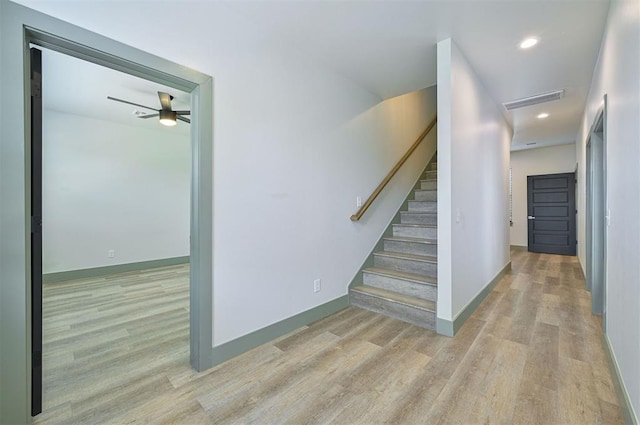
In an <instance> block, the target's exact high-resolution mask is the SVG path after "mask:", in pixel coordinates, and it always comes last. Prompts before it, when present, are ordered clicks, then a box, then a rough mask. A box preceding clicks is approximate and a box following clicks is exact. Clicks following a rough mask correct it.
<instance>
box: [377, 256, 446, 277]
mask: <svg viewBox="0 0 640 425" xmlns="http://www.w3.org/2000/svg"><path fill="white" fill-rule="evenodd" d="M373 264H375V266H376V267H378V268H380V269H389V270H396V271H399V272H405V273H414V274H420V275H423V276H430V277H438V264H437V263H432V262H429V261H420V260H413V259H410V258H397V257H389V256H386V255H376V254H373Z"/></svg>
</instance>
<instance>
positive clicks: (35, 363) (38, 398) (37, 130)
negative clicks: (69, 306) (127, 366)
mask: <svg viewBox="0 0 640 425" xmlns="http://www.w3.org/2000/svg"><path fill="white" fill-rule="evenodd" d="M40 412H42V52H41V51H40V50H38V49H34V48H32V49H31V415H32V416H35V415H37V414H39V413H40Z"/></svg>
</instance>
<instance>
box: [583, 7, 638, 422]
mask: <svg viewBox="0 0 640 425" xmlns="http://www.w3.org/2000/svg"><path fill="white" fill-rule="evenodd" d="M638 52H640V3H639V2H637V1H613V2H612V3H611V6H610V10H609V17H608V21H607V27H606V30H605V33H604V37H603V40H602V47H601V50H600V56H599V58H598V63H597V65H596V68H595V70H594V74H593V83H592V85H591V91H590V94H589V99H588V101H587V105H586V109H585V113H584V117H583V121H582V125H581V127H580V131H579V133H578V136H577V142H576V144H577V146H576V157H577V158H578V161H579V172H580V175H579V177H578V223H579V227H578V241H584V240H586V238H585V222H586V220H585V207H586V206H585V193H586V187H585V182H586V179H585V170H586V168H587V167H586V162H585V161H586V142H587V137H588V132H589V130H590V128H591V125H592V124H593V121H594V119H595V117H596V114H597V112H598V109H599V108H601V107H602V103H603V97H604V95H605V94H607V98H608V110H607V121H606V122H605V132H606V138H607V150H606V158H607V165H606V166H607V188H606V191H607V196H608V199H607V202H608V209H609V211H610V217H611V220H610V225H609V226H608V227H607V240H606V241H605V243H606V249H607V262H606V270H607V272H606V273H607V275H606V281H607V290H606V306H605V309H606V315H607V316H606V317H607V324H606V336H607V338H608V340H609V343H610V345H611V347H612V350H613V354H614V356H615V359H614V361H615V362H617V367H618V368H619V370H620V373H621V375H622V380H623V384H624V386H625V388H626V391H627V392H628V395H629V399H630V401H631V403H632V405H633V408H634V410H635V416H636V421H637V418H638V414H639V413H640V316H639V315H638V312H639V311H640V284H639V282H640V266H639V262H638V259H639V258H640V220H639V217H640V168H639V167H638V159H640V143H639V141H640V125H639V124H638V117H640V77H639V76H640V59H639V57H638ZM578 256H579V259H580V263H581V264H582V267H583V270H584V268H585V267H586V264H585V260H586V252H585V244H580V243H579V244H578Z"/></svg>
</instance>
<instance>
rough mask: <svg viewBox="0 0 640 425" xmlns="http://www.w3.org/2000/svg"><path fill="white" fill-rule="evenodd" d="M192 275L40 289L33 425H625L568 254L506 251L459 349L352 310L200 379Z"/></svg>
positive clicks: (167, 271)
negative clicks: (40, 398)
mask: <svg viewBox="0 0 640 425" xmlns="http://www.w3.org/2000/svg"><path fill="white" fill-rule="evenodd" d="M188 278H189V277H188V266H173V267H166V268H161V269H153V270H148V271H144V272H139V273H127V274H121V275H113V276H110V277H108V278H103V279H93V280H84V281H75V282H65V283H58V284H51V285H46V286H45V291H44V293H45V301H44V308H45V309H44V315H45V317H44V335H45V340H44V387H45V393H44V411H43V413H42V414H41V415H39V416H38V417H37V418H35V421H34V423H36V424H103V423H105V424H139V423H154V424H155V423H157V424H160V423H162V424H169V423H178V424H245V423H247V424H249V423H253V424H283V423H288V424H325V423H331V424H502V423H505V424H580V425H582V424H596V423H597V424H621V423H623V417H622V412H621V409H620V407H619V404H618V399H617V397H616V393H615V391H614V387H613V383H612V380H611V374H610V371H609V369H608V366H607V363H606V357H605V353H604V350H603V347H602V343H601V339H602V331H601V322H600V319H599V318H598V317H596V316H593V315H591V313H590V296H589V293H588V292H586V291H585V290H584V280H583V278H582V276H581V273H580V270H579V266H578V263H577V260H576V258H575V257H565V256H556V255H546V254H531V253H527V252H519V251H514V252H512V271H511V272H510V273H509V274H508V275H506V276H505V277H504V278H503V279H502V280H501V281H500V282H499V283H498V285H497V286H496V288H495V289H494V291H493V292H492V293H491V294H490V295H489V296H488V297H487V299H486V300H485V301H484V302H483V303H482V305H481V306H480V307H479V308H478V310H476V312H475V313H474V314H473V316H472V317H471V318H469V320H468V321H467V322H466V323H465V325H464V326H463V327H462V329H461V330H460V331H459V333H458V334H457V335H456V336H455V338H447V337H443V336H439V335H437V334H435V333H433V332H431V331H427V330H424V329H422V328H419V327H416V326H413V325H409V324H406V323H404V322H400V321H398V320H395V319H391V318H387V317H384V316H380V315H377V314H375V313H371V312H368V311H365V310H361V309H358V308H355V307H349V308H347V309H345V310H342V311H340V312H338V313H336V314H334V315H332V316H329V317H327V318H325V319H322V320H320V321H318V322H316V323H314V324H311V325H310V326H306V327H303V328H301V329H298V330H296V331H295V332H293V333H291V334H288V335H285V336H284V337H282V338H280V339H278V340H276V341H273V342H272V343H268V344H265V345H263V346H260V347H258V348H256V349H254V350H252V351H250V352H248V353H245V354H243V355H242V356H239V357H237V358H235V359H232V360H230V361H228V362H226V363H224V364H222V365H220V366H218V367H216V368H213V369H211V370H208V371H205V372H202V373H197V372H195V371H193V370H191V369H190V367H189V352H188V350H189V344H188V335H189V322H188V321H189V318H188Z"/></svg>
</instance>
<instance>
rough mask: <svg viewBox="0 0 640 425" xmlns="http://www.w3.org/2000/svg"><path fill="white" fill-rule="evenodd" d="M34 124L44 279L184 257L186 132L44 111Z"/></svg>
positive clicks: (187, 178) (188, 172) (187, 185)
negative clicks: (39, 155)
mask: <svg viewBox="0 0 640 425" xmlns="http://www.w3.org/2000/svg"><path fill="white" fill-rule="evenodd" d="M45 78H46V76H45ZM42 124H43V167H42V168H43V179H42V180H43V235H42V236H43V270H44V273H54V272H62V271H69V270H80V269H88V268H93V267H101V266H108V265H115V264H127V263H135V262H139V261H147V260H157V259H164V258H173V257H182V256H187V255H189V197H190V184H191V182H190V178H191V164H190V161H191V146H190V140H189V132H188V131H187V132H184V131H177V130H178V129H177V128H169V127H162V128H160V127H159V128H158V129H157V130H150V129H146V128H141V127H135V126H131V125H123V124H118V123H114V122H110V121H104V120H97V119H93V118H89V117H83V116H79V115H70V114H67V113H62V112H58V111H54V110H50V109H45V110H44V113H43V123H42ZM110 249H114V250H115V251H116V256H115V257H114V258H108V256H107V251H108V250H110Z"/></svg>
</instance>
